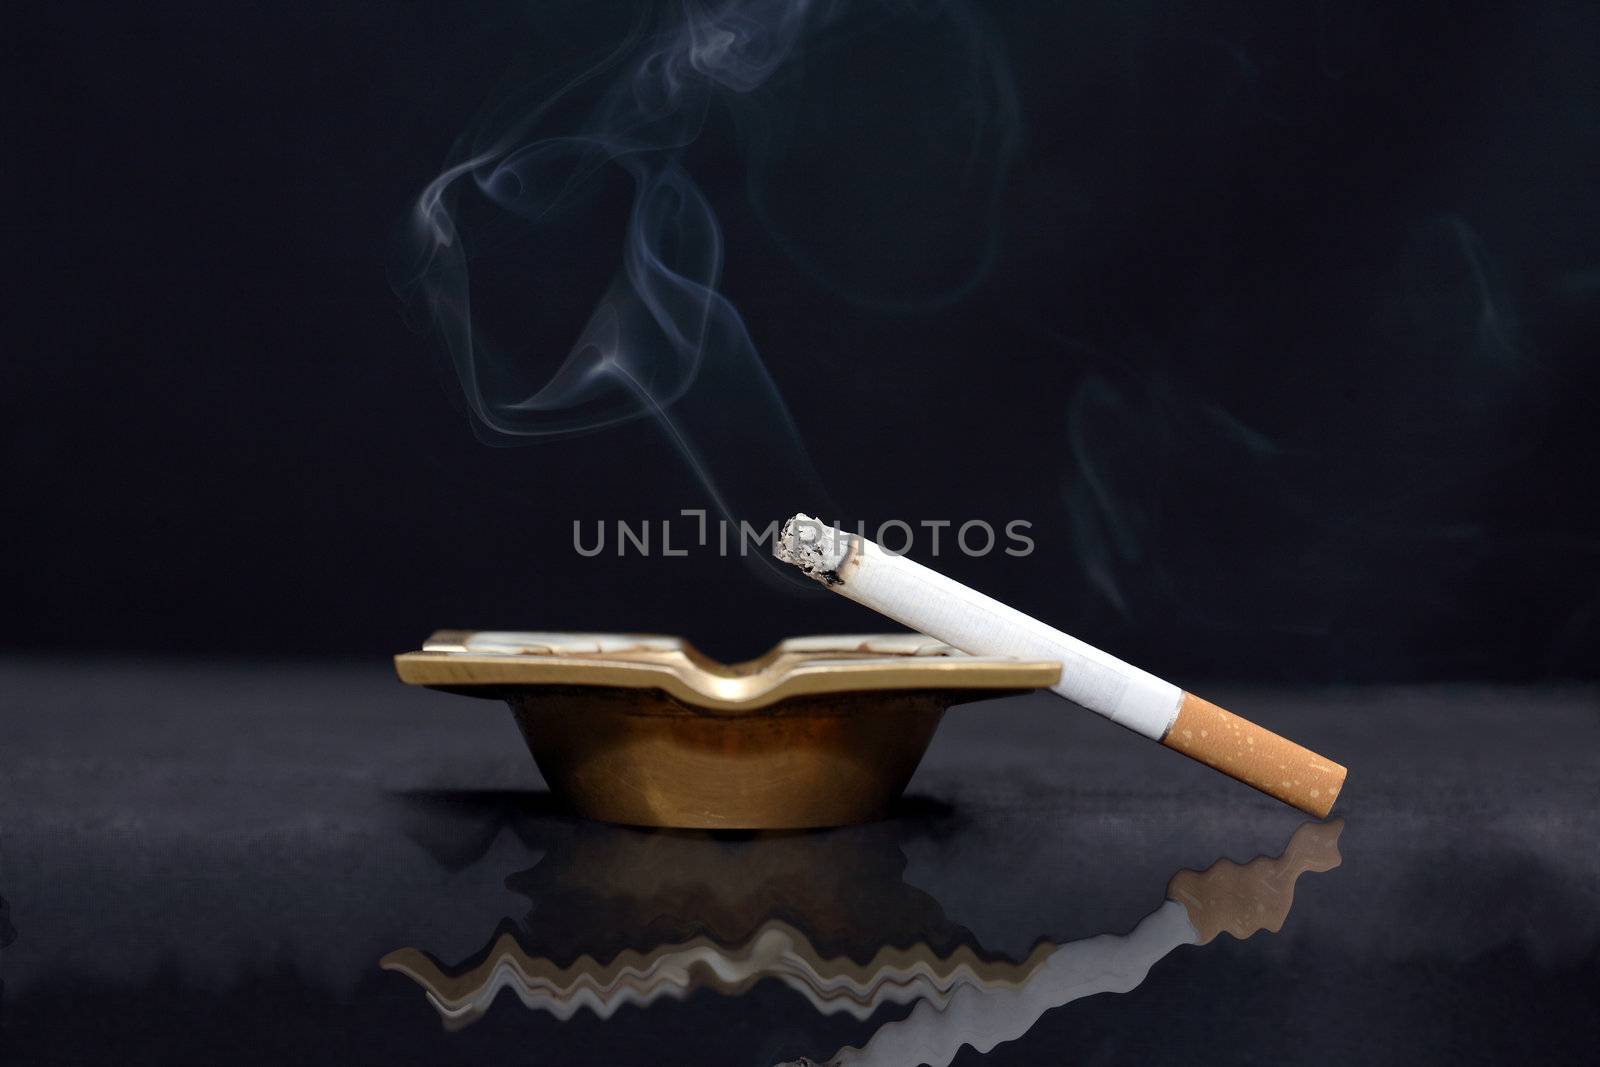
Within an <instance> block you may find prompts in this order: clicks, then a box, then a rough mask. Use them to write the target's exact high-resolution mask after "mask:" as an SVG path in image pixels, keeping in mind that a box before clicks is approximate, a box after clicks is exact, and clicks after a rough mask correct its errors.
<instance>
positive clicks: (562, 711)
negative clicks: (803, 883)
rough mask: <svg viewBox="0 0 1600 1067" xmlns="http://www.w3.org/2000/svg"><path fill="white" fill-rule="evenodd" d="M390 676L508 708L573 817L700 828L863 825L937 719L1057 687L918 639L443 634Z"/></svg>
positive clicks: (1044, 670)
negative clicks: (731, 644)
mask: <svg viewBox="0 0 1600 1067" xmlns="http://www.w3.org/2000/svg"><path fill="white" fill-rule="evenodd" d="M395 667H396V670H397V671H398V672H399V675H400V680H401V681H403V682H406V683H407V684H410V685H425V686H428V687H430V688H433V689H443V690H446V691H448V692H455V693H464V694H467V695H471V696H483V697H494V698H499V699H503V700H505V701H506V702H507V703H508V704H510V705H511V709H512V711H513V712H514V713H515V715H516V719H517V725H518V726H520V727H521V728H522V736H523V737H524V738H526V740H527V742H528V748H529V750H530V751H531V752H532V753H533V758H534V761H535V762H536V763H538V765H539V770H540V771H541V772H543V774H544V776H545V779H546V781H548V782H549V783H550V786H551V788H552V789H554V790H555V791H556V792H558V793H560V794H562V795H563V796H565V797H567V798H568V799H569V800H570V801H571V802H572V804H573V806H574V807H576V809H577V810H578V811H579V812H580V813H581V814H583V815H586V816H588V817H590V818H594V819H602V820H605V821H607V822H618V823H629V824H633V825H638V826H679V827H702V828H709V829H719V828H720V829H776V828H785V827H807V826H839V825H843V824H845V823H853V822H860V821H862V820H865V819H871V818H874V817H877V816H879V815H881V814H882V813H883V812H884V811H885V810H886V809H887V807H888V805H889V804H890V802H892V801H893V800H894V798H895V797H897V796H898V795H899V794H900V791H901V790H902V789H904V788H905V785H906V782H907V781H909V780H910V778H911V774H912V772H913V771H915V770H916V768H917V763H918V762H919V761H920V760H921V759H922V754H923V752H924V751H926V749H927V747H928V742H929V741H930V740H932V738H933V733H934V731H935V730H936V729H938V726H939V720H940V718H941V717H942V716H943V715H944V711H945V709H946V708H948V707H950V706H952V705H954V704H961V703H965V702H968V701H972V700H983V699H986V698H989V697H995V696H1003V695H1005V694H1006V693H1015V692H1019V691H1023V690H1028V689H1037V688H1041V687H1044V686H1048V685H1053V684H1054V683H1055V682H1056V680H1057V679H1058V677H1059V676H1060V673H1061V665H1060V664H1059V663H1051V662H1037V663H1030V662H1022V661H1019V660H1014V659H1009V658H991V657H977V656H967V655H963V654H962V653H959V652H957V651H955V650H954V649H952V648H950V647H948V646H946V645H941V644H939V643H938V642H935V641H932V640H930V639H929V638H926V637H922V636H921V635H918V634H886V635H864V636H863V635H848V636H830V637H800V638H794V639H791V640H788V641H784V642H783V643H781V644H779V645H778V646H777V647H776V648H774V649H772V650H771V651H770V652H768V653H767V654H766V655H764V656H761V657H760V658H758V659H754V660H750V661H749V662H746V663H735V664H722V663H718V662H716V661H714V660H711V659H708V658H707V657H705V656H704V655H702V654H700V653H699V652H698V651H696V650H695V649H694V648H693V647H692V646H691V645H689V644H688V643H687V642H685V641H682V640H680V639H679V638H675V637H650V636H641V635H636V634H581V633H491V632H468V631H459V630H452V631H441V632H440V633H436V634H434V635H433V637H431V638H429V639H428V641H427V642H426V643H425V644H424V645H423V647H422V651H420V652H409V653H406V654H404V655H400V656H396V657H395Z"/></svg>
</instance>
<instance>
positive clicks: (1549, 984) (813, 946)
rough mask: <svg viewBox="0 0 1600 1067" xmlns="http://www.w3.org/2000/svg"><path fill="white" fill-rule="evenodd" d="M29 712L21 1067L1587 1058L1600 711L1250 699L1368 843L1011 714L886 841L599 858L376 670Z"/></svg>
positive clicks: (232, 676)
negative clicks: (1312, 760) (1308, 762)
mask: <svg viewBox="0 0 1600 1067" xmlns="http://www.w3.org/2000/svg"><path fill="white" fill-rule="evenodd" d="M0 682H3V683H4V684H3V685H0V693H4V694H6V696H5V699H6V701H7V703H6V704H5V705H4V719H3V720H0V721H3V724H4V735H3V736H4V738H5V740H6V742H7V745H8V749H7V751H8V758H7V766H6V774H5V775H4V777H0V800H3V801H4V809H3V810H4V813H5V820H4V822H3V824H0V897H3V898H4V899H5V901H6V902H7V904H8V906H9V908H8V911H0V917H6V916H8V921H9V927H7V926H6V925H5V923H4V922H0V933H8V932H9V931H10V929H12V928H14V933H15V938H14V940H13V941H12V943H11V944H9V945H6V946H4V947H3V948H0V978H3V979H4V981H5V986H4V992H3V996H4V1001H3V1005H0V1035H3V1040H4V1042H5V1045H4V1056H5V1060H4V1061H5V1062H6V1063H8V1064H9V1063H12V1062H16V1063H36V1062H42V1063H52V1062H57V1063H77V1062H99V1061H103V1060H106V1059H108V1058H115V1059H117V1060H119V1061H121V1062H138V1063H207V1062H217V1061H218V1060H220V1059H231V1060H236V1061H244V1062H258V1063H283V1062H294V1061H345V1062H390V1063H430V1064H431V1063H462V1064H469V1063H470V1064H484V1063H526V1064H552V1065H554V1064H574V1063H579V1064H584V1063H594V1064H612V1063H650V1064H661V1063H668V1064H675V1063H684V1064H690V1063H692V1064H753V1065H758V1067H773V1065H775V1064H780V1063H790V1062H804V1061H805V1060H810V1061H812V1062H816V1063H823V1062H837V1063H849V1064H863V1063H871V1064H891V1063H915V1062H928V1063H933V1064H941V1065H942V1064H958V1065H959V1064H968V1065H971V1064H976V1063H984V1064H991V1063H994V1064H1036V1063H1125V1062H1126V1063H1152V1062H1154V1063H1194V1062H1226V1063H1237V1062H1243V1063H1250V1062H1296V1063H1348V1062H1350V1061H1351V1060H1352V1059H1355V1058H1358V1057H1359V1058H1360V1059H1362V1060H1367V1061H1373V1062H1395V1063H1400V1062H1419V1061H1423V1062H1426V1061H1430V1060H1436V1059H1438V1060H1445V1059H1447V1060H1451V1061H1453V1062H1496V1061H1503V1060H1505V1059H1507V1058H1509V1057H1511V1056H1523V1057H1532V1058H1535V1059H1537V1058H1539V1057H1541V1056H1542V1057H1546V1058H1565V1059H1573V1058H1577V1057H1578V1054H1579V1052H1580V1050H1581V1048H1582V1047H1584V1046H1583V1044H1582V1042H1583V1041H1585V1040H1586V1035H1587V1033H1588V1029H1586V1027H1585V1023H1586V1020H1587V1019H1588V1018H1589V1015H1588V1012H1589V1010H1590V1008H1591V1006H1592V1005H1591V1004H1590V1000H1589V994H1588V992H1587V990H1588V988H1589V986H1590V984H1592V980H1593V979H1594V978H1595V977H1596V975H1597V964H1596V945H1597V944H1600V906H1597V903H1600V900H1597V890H1596V886H1597V885H1600V871H1597V869H1596V868H1597V865H1600V861H1597V859H1596V856H1595V853H1594V850H1593V848H1592V844H1593V841H1594V840H1596V838H1597V832H1596V831H1597V829H1600V826H1597V816H1596V814H1595V810H1594V808H1593V806H1592V804H1589V803H1586V802H1585V800H1586V798H1592V796H1593V795H1594V793H1595V792H1596V789H1597V787H1600V773H1597V767H1596V755H1595V753H1596V750H1597V746H1596V742H1597V741H1600V723H1597V721H1596V716H1595V715H1594V708H1595V706H1596V703H1595V701H1594V694H1593V692H1592V691H1585V690H1565V691H1548V692H1529V691H1511V690H1501V691H1485V690H1472V689H1464V688H1458V689H1448V688H1441V689H1433V690H1410V689H1394V690H1385V691H1362V692H1349V691H1347V692H1325V693H1319V694H1313V693H1300V694H1293V693H1271V692H1266V691H1256V692H1253V693H1249V694H1247V695H1248V697H1249V699H1250V700H1251V702H1252V705H1253V706H1258V707H1265V708H1269V709H1276V711H1275V714H1276V718H1275V719H1274V720H1273V725H1276V726H1279V727H1281V728H1284V729H1292V730H1297V731H1299V732H1300V733H1301V734H1303V735H1305V736H1306V737H1307V738H1308V739H1309V740H1311V741H1313V742H1316V743H1325V744H1328V745H1329V746H1330V747H1332V746H1333V745H1338V746H1341V750H1343V751H1350V752H1351V753H1352V758H1351V760H1350V765H1351V785H1350V788H1349V789H1348V790H1347V793H1346V795H1345V797H1344V798H1343V799H1342V801H1341V808H1340V812H1339V814H1340V815H1341V816H1342V821H1339V820H1330V821H1329V822H1326V823H1315V822H1312V823H1305V822H1303V821H1302V819H1301V818H1300V817H1299V816H1297V815H1296V814H1295V813H1293V812H1290V811H1287V810H1285V809H1283V808H1282V807H1281V806H1280V805H1275V804H1273V803H1272V802H1271V801H1268V800H1266V799H1264V798H1261V799H1257V798H1255V797H1250V796H1241V794H1240V791H1239V790H1237V789H1235V788H1230V783H1227V782H1225V781H1217V780H1215V776H1214V775H1211V774H1208V773H1207V772H1206V771H1205V769H1204V768H1198V767H1191V766H1190V765H1189V764H1188V762H1187V761H1185V760H1182V759H1179V758H1177V757H1175V756H1173V755H1172V754H1171V753H1165V752H1162V751H1160V750H1155V751H1151V750H1152V748H1153V746H1148V745H1140V744H1138V743H1137V740H1136V739H1129V738H1126V737H1124V736H1123V735H1122V733H1121V732H1120V731H1118V730H1116V729H1115V728H1114V727H1108V726H1105V725H1104V724H1101V723H1099V722H1098V721H1097V720H1093V719H1092V717H1089V716H1081V717H1072V716H1063V715H1062V714H1060V704H1059V702H1058V701H1054V700H1051V699H1045V698H1015V699H1007V700H1003V701H997V702H993V703H986V704H978V705H973V706H970V707H967V708H964V709H957V710H955V711H953V712H952V713H951V714H950V716H949V717H948V719H947V722H946V725H945V728H944V729H943V730H942V731H941V733H940V735H939V736H938V738H936V740H935V742H934V744H933V746H932V747H931V748H930V750H929V754H928V757H927V759H926V761H925V762H924V765H923V767H922V768H921V770H920V771H919V772H918V775H917V777H916V778H915V779H914V780H913V782H912V785H911V788H910V790H909V793H908V797H907V799H906V800H905V801H903V802H902V803H901V804H900V805H899V806H898V807H897V808H896V809H895V811H894V813H893V815H892V817H891V818H889V819H886V820H883V821H880V822H875V823H871V824H867V825H863V826H858V827H852V828H848V829H841V830H834V831H825V832H794V833H788V832H782V833H774V832H763V833H706V832H669V831H657V832H650V831H641V830H629V829H622V828H617V827H609V826H603V825H599V824H594V823H589V822H586V821H583V820H580V819H577V818H575V817H573V816H572V815H570V814H568V813H566V812H564V811H563V810H561V809H560V808H559V807H558V806H557V805H556V804H555V803H554V802H553V801H552V799H551V798H550V796H549V794H548V793H547V792H545V791H543V790H542V788H541V785H540V783H539V781H538V780H537V779H536V778H534V777H533V776H532V773H531V768H530V766H529V764H528V761H527V756H526V753H525V750H523V749H522V747H521V739H520V737H519V736H518V734H517V731H516V728H515V726H514V724H513V723H512V722H511V721H510V718H509V716H508V715H507V714H506V713H505V711H504V709H503V708H499V707H496V706H495V705H492V704H489V703H487V702H485V703H484V705H483V709H484V712H485V714H483V715H481V716H477V715H441V714H440V706H439V704H438V703H436V702H444V703H447V704H448V703H450V702H451V701H452V698H450V697H448V696H440V695H436V694H428V693H423V692H413V691H400V692H399V694H398V697H399V699H394V697H395V695H396V694H395V693H394V692H393V691H392V690H393V687H392V683H390V682H389V680H388V679H387V678H385V677H384V674H383V672H382V670H381V669H377V668H375V669H372V670H368V669H365V668H360V669H355V668H351V669H346V668H339V667H321V668H311V667H295V668H287V667H277V668H246V667H239V668H210V669H205V670H198V669H194V668H186V667H171V668H162V667H132V666H118V665H111V664H98V665H97V664H89V665H78V667H77V669H75V670H73V671H70V672H69V671H67V670H65V669H63V667H62V666H61V665H49V664H45V665H39V664H29V665H23V664H15V663H13V664H10V665H5V666H3V667H0ZM453 710H454V709H453ZM1512 717H1514V718H1515V721H1517V722H1518V723H1520V724H1522V725H1523V726H1524V727H1525V728H1524V729H1519V730H1517V731H1514V732H1510V731H1500V732H1499V733H1493V732H1492V731H1491V730H1490V728H1491V727H1492V726H1493V724H1495V723H1499V722H1506V721H1509V720H1510V719H1511V718H1512ZM1264 718H1265V716H1264ZM1443 721H1448V722H1450V723H1451V724H1452V725H1453V727H1454V729H1452V730H1450V731H1445V732H1443V733H1441V732H1440V731H1439V729H1438V724H1439V723H1440V722H1443ZM442 723H444V724H449V726H448V728H444V727H442V726H441V724H442ZM1376 724H1381V726H1382V729H1381V731H1377V730H1374V729H1372V727H1373V726H1374V725H1376ZM1491 734H1492V736H1494V737H1495V739H1496V743H1495V744H1494V745H1492V746H1491V745H1488V744H1485V743H1484V740H1483V738H1484V737H1486V736H1490V735H1491ZM1557 738H1559V739H1560V743H1554V741H1555V739H1557ZM17 752H25V753H27V755H28V758H27V759H26V760H18V761H16V762H12V761H11V759H10V756H9V754H10V753H17ZM1424 757H1425V758H1424ZM1278 857H1281V858H1278ZM1274 929H1276V930H1277V932H1276V933H1273V932H1270V931H1272V930H1274Z"/></svg>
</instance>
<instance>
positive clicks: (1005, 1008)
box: [780, 819, 1344, 1067]
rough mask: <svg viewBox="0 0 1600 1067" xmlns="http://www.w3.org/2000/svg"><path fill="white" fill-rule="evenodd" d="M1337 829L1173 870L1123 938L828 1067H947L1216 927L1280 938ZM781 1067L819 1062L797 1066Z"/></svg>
mask: <svg viewBox="0 0 1600 1067" xmlns="http://www.w3.org/2000/svg"><path fill="white" fill-rule="evenodd" d="M1343 829H1344V820H1343V819H1335V820H1333V821H1332V822H1325V823H1304V824H1302V825H1301V826H1300V828H1299V829H1298V830H1296V831H1295V832H1294V836H1293V837H1291V838H1290V839H1289V844H1288V847H1287V848H1285V849H1284V850H1283V855H1281V856H1279V857H1277V858H1276V859H1269V858H1267V857H1265V856H1261V857H1257V858H1256V859H1253V860H1251V861H1250V862H1249V863H1246V864H1244V865H1242V866H1241V865H1240V864H1237V863H1233V862H1231V861H1229V860H1225V859H1223V860H1218V861H1217V862H1216V863H1213V864H1212V865H1211V866H1210V867H1209V868H1207V869H1206V870H1204V871H1180V872H1178V874H1176V875H1175V876H1173V879H1172V881H1171V882H1170V883H1169V884H1168V885H1167V899H1166V901H1165V902H1164V903H1163V904H1162V905H1161V907H1159V908H1157V909H1156V910H1155V911H1153V912H1151V913H1150V914H1149V915H1147V916H1145V918H1144V919H1143V920H1142V921H1141V922H1140V923H1139V925H1138V926H1135V927H1134V928H1133V930H1132V931H1130V932H1129V933H1128V934H1126V935H1124V936H1120V937H1119V936H1116V935H1113V934H1101V935H1100V936H1099V937H1090V938H1085V939H1084V940H1082V941H1073V942H1071V943H1069V944H1065V945H1060V946H1058V947H1056V948H1055V949H1054V950H1053V951H1052V952H1051V953H1050V954H1049V955H1048V956H1047V957H1046V958H1045V960H1044V963H1043V964H1042V965H1041V966H1039V967H1037V968H1036V969H1035V970H1034V971H1033V973H1032V974H1031V975H1029V976H1028V978H1027V979H1026V981H1024V982H1023V983H1022V984H1021V985H1018V986H1013V987H998V986H983V985H977V984H972V985H964V986H961V987H959V988H957V989H956V990H955V992H954V993H953V994H952V995H951V996H950V997H949V998H948V1000H947V1001H946V1002H945V1003H943V1004H934V1003H930V1002H926V1001H924V1002H921V1003H919V1004H918V1005H917V1006H916V1007H915V1008H913V1009H912V1011H911V1014H910V1015H907V1016H906V1017H905V1018H904V1019H900V1020H898V1021H896V1022H891V1023H886V1024H885V1025H883V1026H882V1027H879V1028H878V1030H877V1031H876V1032H875V1033H874V1034H873V1035H872V1037H871V1038H870V1039H869V1040H868V1041H867V1042H866V1044H865V1045H863V1046H861V1047H860V1048H854V1047H847V1048H842V1049H840V1050H839V1051H838V1052H837V1053H836V1054H835V1055H834V1056H833V1058H832V1059H830V1060H828V1061H827V1067H895V1065H898V1064H906V1063H921V1064H928V1065H930V1067H948V1065H949V1064H950V1062H951V1061H952V1060H954V1059H955V1057H956V1053H958V1052H959V1051H961V1046H963V1045H971V1046H972V1047H973V1048H974V1049H976V1050H977V1051H978V1052H979V1053H980V1054H983V1053H988V1052H989V1051H990V1050H991V1049H993V1048H994V1047H995V1046H996V1045H998V1044H1000V1043H1002V1042H1005V1041H1015V1040H1016V1039H1017V1038H1019V1037H1021V1036H1022V1035H1023V1034H1026V1033H1027V1032H1028V1031H1029V1030H1030V1029H1031V1028H1032V1027H1033V1024H1034V1023H1036V1022H1038V1021H1039V1017H1040V1016H1042V1015H1043V1014H1044V1013H1045V1012H1047V1011H1049V1010H1050V1009H1052V1008H1058V1007H1061V1006H1062V1005H1064V1004H1068V1003H1070V1002H1072V1001H1074V1000H1078V999H1080V998H1082V997H1087V996H1092V995H1094V994H1096V993H1126V992H1127V991H1128V990H1130V989H1133V988H1134V987H1135V986H1137V985H1138V984H1139V983H1140V982H1142V981H1144V978H1145V975H1147V974H1148V973H1149V972H1150V968H1151V967H1152V966H1153V965H1154V964H1155V963H1156V962H1157V961H1158V960H1160V959H1161V958H1162V957H1163V956H1166V955H1167V954H1168V953H1169V952H1171V951H1173V950H1174V949H1176V948H1177V947H1178V946H1180V945H1204V944H1205V943H1207V942H1208V941H1210V940H1211V939H1212V938H1214V937H1216V936H1217V934H1219V933H1221V932H1223V931H1226V932H1228V933H1230V934H1232V935H1233V936H1234V937H1237V938H1239V939H1240V940H1241V941H1242V940H1244V939H1245V938H1247V937H1250V936H1251V935H1252V934H1255V933H1256V932H1258V931H1261V930H1270V931H1272V932H1273V933H1277V932H1278V931H1279V930H1281V929H1283V921H1284V919H1286V918H1287V917H1288V915H1289V907H1290V905H1291V904H1293V903H1294V884H1295V882H1296V881H1297V880H1298V879H1299V877H1300V876H1301V875H1302V874H1304V873H1306V872H1307V871H1330V870H1332V869H1333V868H1335V867H1337V866H1339V861H1340V857H1339V844H1338V842H1339V833H1340V831H1341V830H1343ZM780 1067H817V1065H816V1064H815V1062H814V1061H812V1060H794V1061H791V1062H790V1063H789V1064H784V1065H780Z"/></svg>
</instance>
